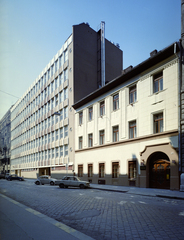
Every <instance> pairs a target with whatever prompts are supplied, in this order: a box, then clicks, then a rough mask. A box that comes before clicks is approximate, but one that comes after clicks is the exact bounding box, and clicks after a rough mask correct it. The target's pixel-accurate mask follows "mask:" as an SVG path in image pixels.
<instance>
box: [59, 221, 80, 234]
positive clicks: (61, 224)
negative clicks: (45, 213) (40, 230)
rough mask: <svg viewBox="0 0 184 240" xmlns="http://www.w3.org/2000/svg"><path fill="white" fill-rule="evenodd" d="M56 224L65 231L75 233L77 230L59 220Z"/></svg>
mask: <svg viewBox="0 0 184 240" xmlns="http://www.w3.org/2000/svg"><path fill="white" fill-rule="evenodd" d="M54 225H55V226H56V227H58V228H60V229H62V230H64V231H65V232H67V233H74V232H76V230H75V229H73V228H71V227H68V226H66V225H65V224H63V223H60V222H57V223H55V224H54Z"/></svg>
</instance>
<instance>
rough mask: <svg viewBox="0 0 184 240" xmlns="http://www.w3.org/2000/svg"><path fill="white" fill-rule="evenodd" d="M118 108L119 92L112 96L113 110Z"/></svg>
mask: <svg viewBox="0 0 184 240" xmlns="http://www.w3.org/2000/svg"><path fill="white" fill-rule="evenodd" d="M118 108H119V93H117V94H116V95H114V96H113V111H115V110H117V109H118Z"/></svg>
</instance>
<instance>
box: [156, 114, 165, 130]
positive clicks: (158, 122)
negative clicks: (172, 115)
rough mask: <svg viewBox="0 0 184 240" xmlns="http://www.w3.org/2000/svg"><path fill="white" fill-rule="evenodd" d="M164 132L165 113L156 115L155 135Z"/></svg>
mask: <svg viewBox="0 0 184 240" xmlns="http://www.w3.org/2000/svg"><path fill="white" fill-rule="evenodd" d="M160 132H163V113H159V114H155V115H154V133H160Z"/></svg>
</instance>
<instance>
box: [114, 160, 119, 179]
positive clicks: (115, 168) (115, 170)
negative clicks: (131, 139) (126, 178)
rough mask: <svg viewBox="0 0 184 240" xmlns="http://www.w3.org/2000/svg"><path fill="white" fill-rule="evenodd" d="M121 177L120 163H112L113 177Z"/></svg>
mask: <svg viewBox="0 0 184 240" xmlns="http://www.w3.org/2000/svg"><path fill="white" fill-rule="evenodd" d="M117 177H119V163H118V162H113V163H112V178H117Z"/></svg>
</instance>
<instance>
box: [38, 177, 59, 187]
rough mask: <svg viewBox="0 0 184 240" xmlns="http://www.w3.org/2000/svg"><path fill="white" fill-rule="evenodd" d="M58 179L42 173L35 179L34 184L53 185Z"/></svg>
mask: <svg viewBox="0 0 184 240" xmlns="http://www.w3.org/2000/svg"><path fill="white" fill-rule="evenodd" d="M56 181H58V180H57V179H55V178H51V177H50V176H48V175H42V176H40V177H38V179H36V181H35V184H36V185H40V184H42V185H44V184H50V185H55V182H56Z"/></svg>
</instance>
